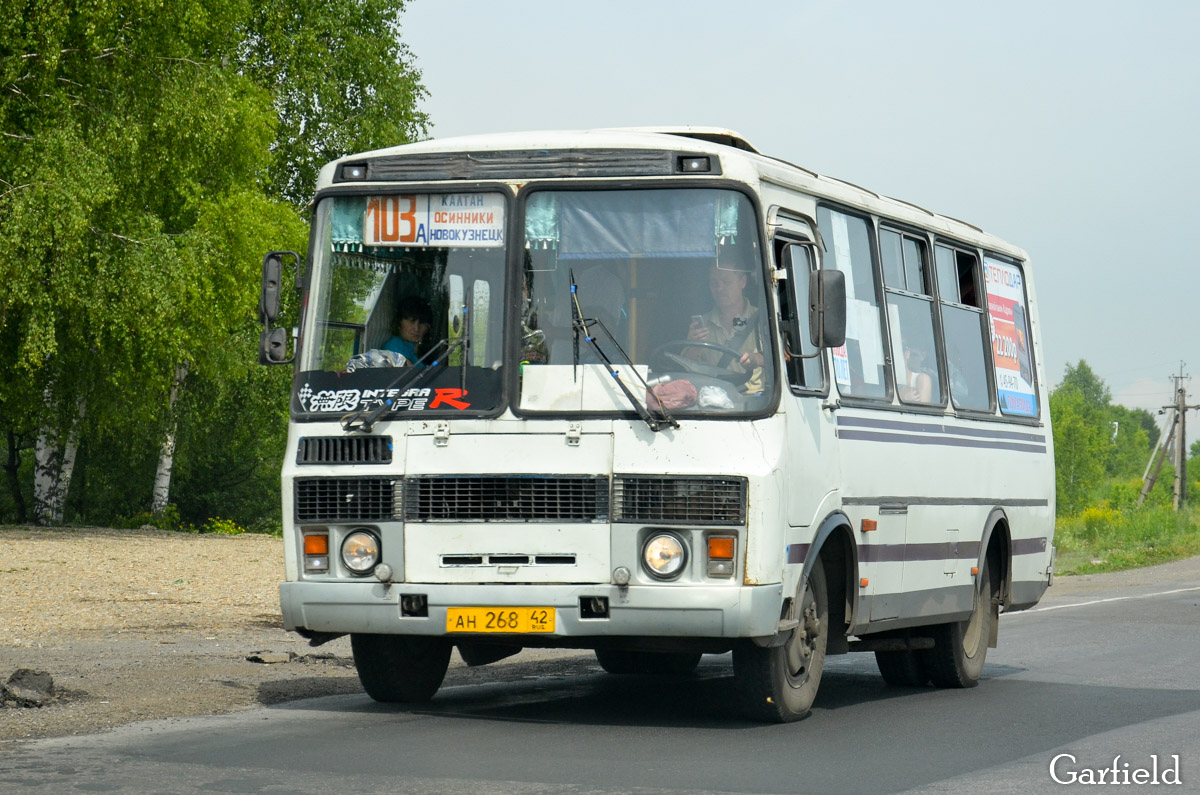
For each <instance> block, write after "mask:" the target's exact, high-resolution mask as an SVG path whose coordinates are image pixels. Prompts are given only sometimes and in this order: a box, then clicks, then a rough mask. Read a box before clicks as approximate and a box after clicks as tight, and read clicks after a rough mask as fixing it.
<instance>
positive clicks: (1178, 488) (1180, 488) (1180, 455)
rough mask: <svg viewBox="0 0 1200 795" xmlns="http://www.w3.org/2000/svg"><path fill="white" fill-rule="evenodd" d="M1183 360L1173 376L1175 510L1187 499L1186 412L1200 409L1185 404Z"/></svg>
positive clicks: (1199, 406) (1199, 407) (1196, 406)
mask: <svg viewBox="0 0 1200 795" xmlns="http://www.w3.org/2000/svg"><path fill="white" fill-rule="evenodd" d="M1183 379H1184V375H1183V362H1180V363H1179V375H1177V376H1175V417H1176V420H1175V421H1176V422H1177V423H1178V424H1179V434H1178V436H1179V438H1177V439H1176V440H1175V510H1177V511H1178V510H1179V509H1180V508H1182V507H1183V504H1184V501H1185V500H1186V499H1187V454H1188V448H1187V412H1188V409H1200V404H1198V405H1195V406H1189V405H1188V404H1187V388H1186V387H1184V385H1183Z"/></svg>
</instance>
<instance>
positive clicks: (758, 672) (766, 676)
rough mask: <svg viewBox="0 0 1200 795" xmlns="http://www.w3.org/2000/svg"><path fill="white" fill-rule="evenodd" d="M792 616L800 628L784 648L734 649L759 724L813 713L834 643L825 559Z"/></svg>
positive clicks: (748, 706)
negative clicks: (828, 651)
mask: <svg viewBox="0 0 1200 795" xmlns="http://www.w3.org/2000/svg"><path fill="white" fill-rule="evenodd" d="M786 617H787V618H790V619H797V618H798V619H799V620H800V626H798V627H797V628H796V629H795V630H793V631H792V633H791V637H790V638H789V639H788V641H787V642H786V643H785V644H784V645H783V646H778V647H775V648H767V649H764V648H762V647H761V646H758V645H756V644H754V643H753V642H751V641H744V642H743V643H741V644H739V645H738V646H736V647H735V648H734V650H733V677H734V687H735V688H736V691H737V696H738V700H739V701H740V702H741V704H742V707H743V708H744V709H745V711H746V713H747V714H748V715H749V716H750V717H751V718H753V719H755V720H762V721H771V722H775V723H788V722H790V721H796V720H800V719H802V718H805V717H808V715H809V713H810V712H811V711H812V704H813V701H814V700H815V699H816V697H817V689H818V688H819V687H820V685H821V672H822V671H824V669H825V648H826V646H827V645H828V642H829V593H828V589H827V586H826V579H825V566H824V563H823V562H822V561H821V560H820V559H818V560H817V562H816V565H814V566H813V569H812V572H811V573H810V574H809V576H808V581H807V582H806V583H804V586H803V589H802V590H801V591H800V592H799V593H797V595H796V598H795V599H793V600H792V606H791V608H790V609H789V610H788V614H787V616H786Z"/></svg>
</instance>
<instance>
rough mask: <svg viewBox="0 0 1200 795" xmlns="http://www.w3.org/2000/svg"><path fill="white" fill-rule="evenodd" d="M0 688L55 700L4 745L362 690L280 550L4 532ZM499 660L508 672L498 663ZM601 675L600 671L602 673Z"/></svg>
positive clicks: (1154, 576)
mask: <svg viewBox="0 0 1200 795" xmlns="http://www.w3.org/2000/svg"><path fill="white" fill-rule="evenodd" d="M0 550H3V554H2V555H0V683H3V682H4V681H5V680H7V679H8V677H9V675H10V674H12V673H13V672H14V671H16V670H18V669H23V668H24V669H32V670H37V671H45V672H46V673H49V674H50V675H51V676H52V677H53V679H54V685H55V690H56V696H55V698H54V699H53V700H52V701H51V702H50V703H48V704H46V705H44V706H41V707H7V708H2V707H0V748H2V747H3V746H4V745H9V744H11V743H13V742H20V741H23V740H31V739H38V738H43V737H57V736H64V735H72V734H91V733H94V732H98V731H104V730H107V729H111V728H115V727H117V726H121V725H124V724H127V723H132V722H136V721H143V720H151V719H158V718H171V717H183V716H190V715H210V714H220V713H227V712H232V711H236V710H240V709H247V708H251V707H255V706H262V705H267V704H276V703H281V702H284V701H292V700H296V699H302V698H313V697H316V696H325V695H335V694H345V693H357V692H361V687H360V686H359V683H358V677H357V676H356V674H355V671H354V666H353V662H352V660H351V655H350V644H349V641H348V639H346V638H341V639H339V640H336V641H334V642H332V643H329V644H326V645H324V646H321V647H318V648H311V647H309V646H308V644H307V642H306V641H305V640H304V639H303V638H300V637H299V636H298V635H295V634H293V633H290V632H287V631H285V630H284V629H283V624H282V621H281V619H280V615H279V596H278V584H279V581H280V580H281V579H282V577H283V542H282V540H281V539H278V538H270V537H266V536H252V535H246V536H214V535H191V534H186V533H171V532H164V531H159V530H154V529H149V528H144V529H141V530H111V529H103V528H30V527H0ZM1197 581H1200V558H1191V559H1188V560H1183V561H1176V562H1174V563H1168V564H1164V565H1162V566H1155V567H1152V568H1149V569H1138V570H1135V571H1129V572H1118V573H1115V574H1101V575H1095V574H1093V575H1084V576H1079V577H1060V578H1058V580H1057V581H1056V583H1055V585H1054V587H1053V588H1052V589H1051V591H1050V592H1049V594H1048V597H1047V598H1048V599H1058V598H1060V597H1071V598H1079V597H1081V596H1086V595H1088V594H1092V593H1099V592H1101V591H1104V590H1108V589H1111V588H1113V587H1119V586H1135V587H1136V586H1149V585H1161V584H1163V583H1172V582H1190V583H1195V582H1197ZM584 656H586V657H588V658H590V659H591V660H594V658H593V657H591V655H590V653H588V652H578V651H544V652H533V651H526V652H524V653H522V654H520V655H517V656H516V657H513V658H510V659H509V660H506V661H504V662H502V663H497V664H496V665H494V666H488V667H487V668H484V669H477V670H475V671H471V672H470V673H469V674H468V673H467V671H466V669H465V666H464V665H463V663H462V661H461V660H459V659H458V657H457V655H455V657H454V658H453V660H452V662H451V670H450V672H449V674H448V675H447V680H446V683H447V684H454V683H456V682H465V681H467V680H468V679H470V681H480V680H482V679H493V678H500V677H501V676H502V674H501V671H502V670H503V669H504V668H510V671H511V674H513V675H519V676H522V677H525V676H531V675H538V674H539V672H540V671H542V670H543V669H546V670H549V669H550V666H553V665H554V661H555V660H561V659H562V658H564V657H572V658H575V657H584ZM506 663H507V665H506ZM596 670H599V668H598V667H597V668H596Z"/></svg>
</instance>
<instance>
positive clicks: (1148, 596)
mask: <svg viewBox="0 0 1200 795" xmlns="http://www.w3.org/2000/svg"><path fill="white" fill-rule="evenodd" d="M1190 591H1200V586H1198V587H1196V588H1176V589H1175V590H1173V591H1155V592H1154V593H1143V594H1137V595H1136V596H1113V597H1111V598H1109V599H1093V600H1092V601H1090V602H1074V603H1072V604H1069V605H1050V606H1049V607H1035V608H1033V609H1031V610H1022V611H1021V612H1019V613H1013V614H1012V617H1016V616H1023V615H1025V614H1026V613H1044V612H1046V611H1047V610H1063V609H1065V608H1068V607H1087V606H1088V605H1099V604H1104V603H1105V602H1124V601H1126V600H1128V599H1151V598H1153V597H1155V596H1170V595H1171V594H1177V593H1188V592H1190Z"/></svg>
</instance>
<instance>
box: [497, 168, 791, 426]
mask: <svg viewBox="0 0 1200 795" xmlns="http://www.w3.org/2000/svg"><path fill="white" fill-rule="evenodd" d="M524 221H525V223H524V240H523V241H522V245H523V246H524V259H523V269H522V278H523V286H522V295H523V299H524V300H523V303H522V312H521V318H520V322H521V326H520V329H519V336H520V339H521V343H520V363H521V391H520V402H519V408H520V410H521V411H522V412H533V413H537V412H571V411H580V412H612V411H629V410H630V408H631V407H630V405H629V398H628V396H627V395H626V394H624V390H621V389H620V388H619V386H617V385H615V384H614V383H613V382H614V379H613V377H612V375H611V373H610V371H609V370H608V369H607V368H606V367H604V366H603V360H604V359H607V360H608V361H609V362H611V363H612V364H613V365H614V366H615V369H616V371H617V373H618V375H619V376H620V377H621V378H622V380H623V381H624V382H625V383H626V384H627V385H629V386H630V387H631V388H632V390H633V391H634V393H635V395H636V396H637V397H638V398H639V399H642V400H644V401H645V402H646V403H647V404H649V407H650V409H651V410H652V411H656V410H658V409H659V408H660V407H661V408H665V409H666V410H667V411H668V412H670V413H671V414H672V415H675V414H679V415H687V416H694V415H697V414H702V415H704V414H706V415H714V414H730V413H745V412H757V411H760V410H762V409H763V408H765V407H766V406H767V404H768V403H769V402H770V400H771V396H772V391H773V389H774V384H775V369H774V365H773V360H772V352H771V343H770V339H771V337H770V334H769V333H768V321H767V318H768V313H767V312H766V311H765V307H766V290H765V287H764V284H763V268H762V260H761V254H760V247H759V243H758V232H757V224H756V222H755V215H754V208H753V206H752V205H751V203H750V201H749V200H748V199H747V198H746V197H745V196H743V195H742V194H741V193H738V192H736V191H732V190H717V189H696V188H675V189H644V190H539V191H536V192H532V193H530V194H529V195H528V198H527V200H526V202H525V204H524ZM572 285H574V291H573V290H572ZM576 301H577V304H575V303H574V302H576ZM577 318H579V319H581V320H582V324H581V323H580V322H577V320H576V319H577ZM585 329H586V333H584V330H585ZM589 337H591V338H593V339H594V342H591V341H589V340H588V338H589ZM647 386H649V390H647Z"/></svg>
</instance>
